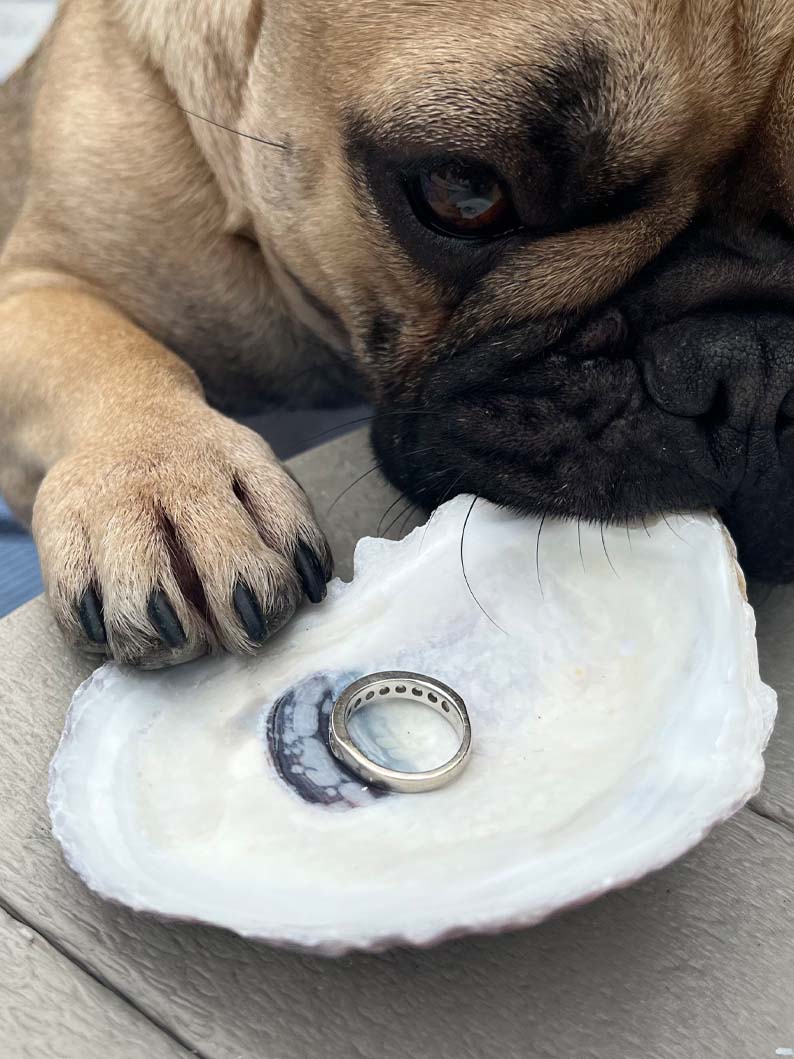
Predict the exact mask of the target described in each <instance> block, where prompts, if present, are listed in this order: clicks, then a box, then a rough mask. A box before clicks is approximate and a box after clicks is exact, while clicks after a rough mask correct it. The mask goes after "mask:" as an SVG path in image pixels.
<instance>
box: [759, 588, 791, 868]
mask: <svg viewBox="0 0 794 1059" xmlns="http://www.w3.org/2000/svg"><path fill="white" fill-rule="evenodd" d="M750 599H751V601H752V602H753V603H754V604H755V606H756V618H757V620H758V657H759V661H760V664H761V673H762V675H763V677H764V680H765V681H766V682H767V683H768V684H771V686H772V687H773V688H774V689H775V691H776V692H777V694H778V715H777V721H776V723H775V732H774V735H773V736H772V741H771V743H770V744H769V749H768V750H767V752H766V776H765V778H764V786H763V789H762V791H761V793H760V794H759V795H758V797H757V798H755V799H754V800H753V806H754V807H755V808H756V809H758V811H759V812H762V813H764V814H766V815H769V816H772V817H773V818H775V819H777V820H780V821H782V822H783V823H785V824H786V826H787V827H789V828H791V829H792V831H794V585H780V586H777V587H775V588H773V589H771V590H770V589H769V587H768V586H758V587H757V588H756V589H754V590H753V591H752V592H751V593H750ZM792 887H793V888H794V880H792Z"/></svg>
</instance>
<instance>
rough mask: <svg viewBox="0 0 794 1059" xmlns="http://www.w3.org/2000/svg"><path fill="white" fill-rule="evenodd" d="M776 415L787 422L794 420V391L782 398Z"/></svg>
mask: <svg viewBox="0 0 794 1059" xmlns="http://www.w3.org/2000/svg"><path fill="white" fill-rule="evenodd" d="M778 414H779V416H783V417H785V418H786V419H788V420H794V390H789V392H788V393H787V394H786V396H785V397H784V398H783V403H782V404H781V405H780V412H779V413H778Z"/></svg>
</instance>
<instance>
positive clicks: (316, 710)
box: [265, 673, 386, 809]
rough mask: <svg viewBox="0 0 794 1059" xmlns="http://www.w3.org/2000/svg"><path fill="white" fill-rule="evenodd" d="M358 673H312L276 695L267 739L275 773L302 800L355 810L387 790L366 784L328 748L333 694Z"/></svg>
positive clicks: (270, 715)
mask: <svg viewBox="0 0 794 1059" xmlns="http://www.w3.org/2000/svg"><path fill="white" fill-rule="evenodd" d="M362 675H363V674H361V673H313V674H312V675H311V676H310V677H306V678H305V679H304V680H302V681H301V682H300V683H299V684H295V685H294V686H293V687H291V688H289V689H288V690H287V691H285V692H284V693H283V694H282V695H280V696H279V698H278V699H276V701H275V703H274V704H273V708H272V709H271V710H270V713H269V715H268V718H267V725H266V731H265V739H266V743H267V749H268V751H269V753H270V757H271V759H272V761H273V764H274V765H275V767H276V769H277V771H278V774H279V775H280V776H281V778H282V779H283V780H284V782H285V783H287V784H288V785H289V786H290V787H291V788H292V789H293V790H294V791H295V793H296V794H298V795H300V797H301V798H303V800H304V801H306V802H310V803H312V804H314V805H324V806H328V807H330V808H334V809H357V808H360V807H361V806H364V805H368V804H370V803H371V802H372V801H374V800H375V799H376V798H381V797H383V796H384V795H385V794H386V792H385V791H382V790H379V789H378V788H377V787H370V786H368V785H367V784H366V783H365V782H364V781H363V780H362V779H360V778H359V777H358V776H354V775H353V773H351V772H349V771H348V770H347V769H346V768H345V767H344V765H342V764H341V762H339V761H337V760H336V758H335V757H334V756H333V754H332V753H331V751H330V748H329V745H328V727H329V724H330V718H331V710H332V709H333V706H334V702H335V701H336V699H337V696H338V695H339V694H340V693H341V692H342V691H343V690H344V689H345V688H346V687H347V686H348V684H352V683H353V681H354V680H358V678H359V677H360V676H362Z"/></svg>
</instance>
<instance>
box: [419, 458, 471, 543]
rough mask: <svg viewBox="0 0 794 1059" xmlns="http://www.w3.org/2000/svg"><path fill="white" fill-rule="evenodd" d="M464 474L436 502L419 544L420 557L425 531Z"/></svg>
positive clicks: (461, 473) (462, 472) (463, 472)
mask: <svg viewBox="0 0 794 1059" xmlns="http://www.w3.org/2000/svg"><path fill="white" fill-rule="evenodd" d="M465 473H466V471H465V470H463V471H461V472H460V474H459V475H458V477H457V478H456V479H455V480H454V481H453V482H452V484H451V485H450V486H448V487H447V489H446V491H445V492H444V495H443V496H442V497H441V500H440V501H439V502H438V504H437V505H436V506H435V508H434V509H433V512H432V514H431V515H430V518H429V519H428V520H427V525H426V526H425V532H424V533H423V534H422V539H421V541H420V542H419V554H420V555H421V554H422V548H423V546H424V543H425V537H426V536H427V531H428V530H429V529H430V523H431V522H432V521H433V519H434V518H435V517H436V512H437V511H438V509H439V508H440V507H441V505H442V504H445V503H446V502H447V500H449V498H450V497H451V495H452V491H453V489H454V488H455V487H456V486H457V484H458V482H460V480H461V478H463V476H464V474H465Z"/></svg>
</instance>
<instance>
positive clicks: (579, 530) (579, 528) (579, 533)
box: [541, 515, 587, 595]
mask: <svg viewBox="0 0 794 1059" xmlns="http://www.w3.org/2000/svg"><path fill="white" fill-rule="evenodd" d="M576 536H577V538H578V540H579V561H580V562H581V564H582V573H583V574H587V567H586V566H585V565H584V552H583V551H582V517H581V515H580V516H579V518H578V519H577V520H576ZM542 594H543V589H541V595H542Z"/></svg>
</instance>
